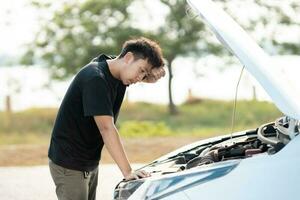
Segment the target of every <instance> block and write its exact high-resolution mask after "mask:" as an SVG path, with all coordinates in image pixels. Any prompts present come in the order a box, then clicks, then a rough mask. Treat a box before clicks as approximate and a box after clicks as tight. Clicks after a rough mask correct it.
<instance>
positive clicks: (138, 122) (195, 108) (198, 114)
mask: <svg viewBox="0 0 300 200" xmlns="http://www.w3.org/2000/svg"><path fill="white" fill-rule="evenodd" d="M232 107H233V105H232V102H227V101H216V100H203V101H201V103H193V104H183V105H180V106H178V109H179V111H180V113H181V114H180V115H175V116H170V115H169V114H168V109H167V107H166V106H163V105H155V104H148V103H125V104H124V105H123V106H122V108H121V112H120V116H119V119H118V123H117V127H118V129H119V131H120V134H121V135H122V136H124V137H151V136H199V137H209V136H212V135H220V134H228V133H229V131H230V129H231V116H232ZM56 113H57V109H46V108H45V109H42V108H41V109H30V110H25V111H22V112H16V113H13V114H12V116H11V119H10V120H11V121H12V122H13V123H11V124H10V126H7V123H5V121H7V118H6V113H5V112H0V121H1V122H2V123H0V140H1V142H0V144H5V143H30V142H33V143H37V142H38V138H41V139H42V140H43V141H42V142H43V143H46V142H48V141H49V137H50V135H51V131H52V127H53V124H54V120H55V117H56ZM281 115H282V114H281V113H280V111H278V110H277V109H276V107H275V106H274V105H273V104H272V103H268V102H257V101H238V103H237V112H236V122H235V128H234V131H239V130H244V129H249V128H257V127H258V126H259V125H261V124H263V123H266V122H270V121H274V120H275V119H276V118H278V117H280V116H281Z"/></svg>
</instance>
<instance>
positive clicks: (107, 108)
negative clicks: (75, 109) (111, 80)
mask: <svg viewBox="0 0 300 200" xmlns="http://www.w3.org/2000/svg"><path fill="white" fill-rule="evenodd" d="M82 104H83V112H84V116H96V115H110V116H113V108H112V101H111V95H110V90H109V87H108V85H107V82H106V81H105V80H103V79H102V78H101V77H94V78H92V79H90V80H89V81H87V82H86V83H85V84H84V85H83V88H82Z"/></svg>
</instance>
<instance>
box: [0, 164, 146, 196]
mask: <svg viewBox="0 0 300 200" xmlns="http://www.w3.org/2000/svg"><path fill="white" fill-rule="evenodd" d="M140 166H141V164H133V166H132V167H133V168H134V169H136V168H139V167H140ZM99 172H100V173H99V182H98V187H97V198H96V199H98V200H111V199H112V197H113V190H114V187H115V186H116V184H117V183H118V182H119V181H120V180H121V179H122V176H121V173H120V171H119V170H118V168H117V166H116V165H112V164H101V165H100V166H99ZM0 180H2V181H0V188H1V189H0V197H1V199H5V200H40V199H43V200H55V199H57V198H56V195H55V186H54V183H53V181H52V179H51V175H50V172H49V168H48V166H33V167H0Z"/></svg>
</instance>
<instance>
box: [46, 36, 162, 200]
mask: <svg viewBox="0 0 300 200" xmlns="http://www.w3.org/2000/svg"><path fill="white" fill-rule="evenodd" d="M164 75H165V71H164V69H163V57H162V53H161V49H160V47H159V45H158V44H157V43H155V42H154V41H151V40H149V39H146V38H139V39H135V40H129V41H127V42H125V43H124V45H123V48H122V51H121V53H120V55H118V56H117V57H115V58H112V57H108V56H106V55H103V54H102V55H100V56H98V57H97V58H95V59H94V60H92V62H91V63H89V64H88V65H86V66H85V67H84V68H82V69H81V70H80V71H79V72H78V73H77V75H76V76H75V78H74V79H73V81H72V83H71V85H70V87H69V88H68V91H67V93H66V95H65V97H64V99H63V101H62V103H61V106H60V108H59V111H58V114H57V118H56V121H55V125H54V128H53V132H52V137H51V143H50V147H49V153H48V157H49V159H50V160H49V167H50V172H51V175H52V178H53V180H54V183H55V185H56V194H57V197H58V199H60V200H61V199H63V200H64V199H72V200H91V199H95V198H96V187H97V182H98V164H99V160H100V157H101V150H102V147H103V145H104V144H105V146H106V148H107V150H108V152H109V153H110V155H111V156H112V158H113V159H114V161H115V162H116V163H117V165H118V167H119V169H120V170H121V172H122V174H123V176H124V179H126V180H130V179H138V178H145V177H148V176H150V174H149V173H147V172H145V171H133V170H132V168H131V166H130V164H129V161H128V159H127V156H126V153H125V151H124V148H123V145H122V143H121V140H120V138H119V133H118V130H117V128H116V126H115V123H116V120H117V117H118V114H119V109H120V107H121V104H122V101H123V97H124V93H125V90H126V87H127V86H128V85H130V84H134V83H136V82H147V83H154V82H156V81H157V80H158V79H160V78H161V77H163V76H164Z"/></svg>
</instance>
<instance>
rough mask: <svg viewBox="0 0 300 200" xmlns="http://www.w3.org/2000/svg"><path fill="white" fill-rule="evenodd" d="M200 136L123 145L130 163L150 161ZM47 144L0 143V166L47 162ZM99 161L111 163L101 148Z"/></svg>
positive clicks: (129, 141)
mask: <svg viewBox="0 0 300 200" xmlns="http://www.w3.org/2000/svg"><path fill="white" fill-rule="evenodd" d="M200 139H201V138H200V137H143V138H125V139H124V147H125V150H126V152H127V154H128V158H129V160H130V162H132V163H147V162H150V161H152V160H154V159H156V158H158V157H160V156H162V155H164V154H166V153H169V152H170V151H172V150H175V149H176V148H178V147H181V146H184V145H186V144H189V143H192V142H195V141H197V140H200ZM47 153H48V145H47V144H24V145H22V144H19V145H0V166H32V165H46V164H47V163H48V157H47ZM101 163H104V164H106V163H113V160H112V159H111V157H110V155H109V154H108V152H107V150H106V149H105V147H104V149H103V152H102V158H101Z"/></svg>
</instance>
